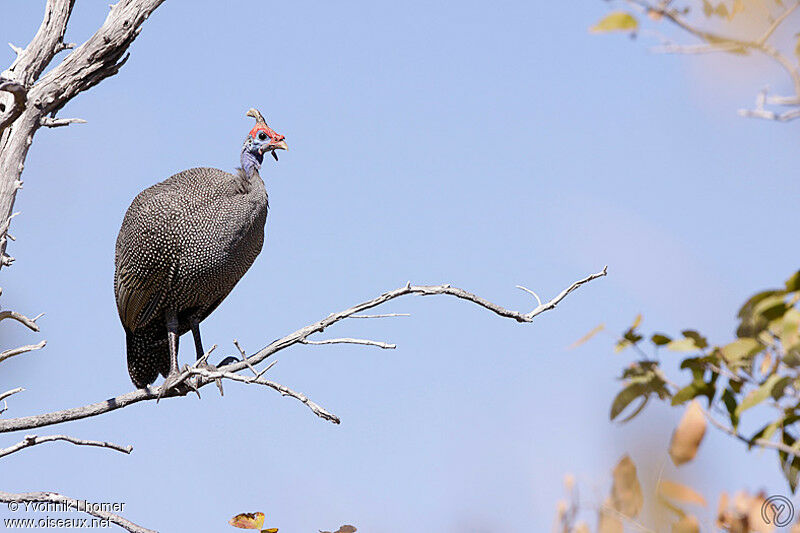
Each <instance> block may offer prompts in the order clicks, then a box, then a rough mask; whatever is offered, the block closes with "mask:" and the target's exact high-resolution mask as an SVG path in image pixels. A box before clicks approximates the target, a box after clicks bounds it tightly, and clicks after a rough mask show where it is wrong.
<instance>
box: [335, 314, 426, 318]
mask: <svg viewBox="0 0 800 533" xmlns="http://www.w3.org/2000/svg"><path fill="white" fill-rule="evenodd" d="M397 316H411V313H384V314H382V315H350V316H349V317H348V318H391V317H397Z"/></svg>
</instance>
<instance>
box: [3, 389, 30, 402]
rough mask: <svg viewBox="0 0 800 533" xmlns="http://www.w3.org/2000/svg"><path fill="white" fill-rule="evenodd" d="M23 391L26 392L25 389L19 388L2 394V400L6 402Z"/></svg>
mask: <svg viewBox="0 0 800 533" xmlns="http://www.w3.org/2000/svg"><path fill="white" fill-rule="evenodd" d="M23 391H25V389H23V388H22V387H17V388H16V389H11V390H9V391H6V392H4V393H2V394H0V400H5V399H6V398H8V397H9V396H11V395H12V394H17V393H18V392H23Z"/></svg>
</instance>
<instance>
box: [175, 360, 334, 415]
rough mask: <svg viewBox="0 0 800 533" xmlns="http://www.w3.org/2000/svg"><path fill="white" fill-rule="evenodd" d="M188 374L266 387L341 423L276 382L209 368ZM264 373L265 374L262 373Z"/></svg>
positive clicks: (190, 371) (298, 394) (317, 406)
mask: <svg viewBox="0 0 800 533" xmlns="http://www.w3.org/2000/svg"><path fill="white" fill-rule="evenodd" d="M186 372H187V373H188V374H189V375H190V376H200V377H202V378H204V379H205V380H207V381H215V380H218V379H230V380H232V381H238V382H240V383H246V384H248V385H264V386H265V387H269V388H271V389H273V390H276V391H278V392H279V393H281V395H282V396H289V397H290V398H294V399H296V400H298V401H300V402H302V403H304V404H305V405H306V406H307V407H308V408H309V409H311V411H312V412H313V413H314V414H315V415H317V416H318V417H320V418H322V419H323V420H328V421H330V422H333V423H334V424H339V423H340V422H341V421H340V420H339V417H338V416H336V415H334V414H332V413H330V412H328V411H327V410H326V409H324V408H322V407H320V406H319V405H317V404H316V403H314V402H313V401H311V400H310V399H309V398H308V397H307V396H305V395H304V394H302V393H299V392H295V391H293V390H292V389H290V388H288V387H285V386H283V385H281V384H280V383H275V382H274V381H269V380H266V379H261V378H259V377H258V376H255V377H245V376H242V375H240V374H236V373H233V372H227V371H221V370H209V369H207V368H202V367H200V368H198V367H190V368H189V369H187V370H186ZM262 373H263V372H262Z"/></svg>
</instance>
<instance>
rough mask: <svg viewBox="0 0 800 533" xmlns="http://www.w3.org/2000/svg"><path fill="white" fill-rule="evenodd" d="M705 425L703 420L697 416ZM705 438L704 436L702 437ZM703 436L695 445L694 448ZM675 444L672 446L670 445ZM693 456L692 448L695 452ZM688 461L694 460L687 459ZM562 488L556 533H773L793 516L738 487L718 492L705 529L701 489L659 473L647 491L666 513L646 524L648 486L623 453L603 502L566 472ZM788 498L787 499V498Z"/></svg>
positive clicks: (681, 428)
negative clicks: (586, 494)
mask: <svg viewBox="0 0 800 533" xmlns="http://www.w3.org/2000/svg"><path fill="white" fill-rule="evenodd" d="M695 404H697V401H696V400H694V401H692V402H691V403H690V405H689V407H688V408H687V410H686V414H685V416H684V417H683V419H682V420H681V422H680V423H679V424H678V427H677V428H676V429H675V433H674V434H673V443H672V445H674V440H675V438H676V437H675V436H676V435H678V434H680V433H681V432H685V431H686V430H687V429H689V430H691V428H689V427H688V426H691V425H692V424H694V423H696V421H693V416H692V415H691V413H692V411H693V410H694V409H696V408H693V407H692V405H695ZM699 420H700V421H701V423H702V424H703V425H704V424H705V419H704V418H702V416H701V418H700V419H699ZM700 440H702V435H701V436H700ZM700 440H697V441H696V442H695V444H694V446H695V452H696V448H697V446H699V445H700ZM672 445H671V446H672ZM691 456H692V457H694V452H693V453H692V454H691ZM689 460H690V459H689ZM564 488H565V490H566V495H567V497H566V498H565V499H564V500H561V501H560V502H559V503H558V505H557V511H556V519H555V524H554V527H553V531H554V532H555V533H591V532H592V531H596V532H597V533H623V532H624V531H625V530H626V526H627V529H628V530H629V531H641V532H647V533H655V532H657V531H667V530H669V531H672V533H700V531H701V530H708V531H711V530H717V531H725V532H728V533H749V532H758V533H771V532H772V531H774V529H775V525H776V524H777V525H779V526H781V527H783V526H789V524H790V523H791V521H792V518H793V516H794V514H793V510H790V509H788V508H787V507H786V506H785V505H782V507H779V508H776V507H775V505H774V503H773V501H771V499H770V498H767V497H766V495H765V494H763V493H758V494H755V495H751V494H748V493H747V492H744V491H739V492H737V493H735V494H734V495H733V497H732V498H731V497H729V496H728V493H727V492H723V493H721V494H720V495H719V496H718V501H719V503H718V505H717V509H716V513H714V514H713V515H712V516H711V520H713V528H712V527H711V523H710V522H711V520H705V521H704V522H703V524H708V527H706V528H702V529H701V521H700V520H699V519H698V514H699V513H698V512H697V511H700V510H702V509H704V508H707V507H708V502H707V500H706V498H705V497H704V496H703V495H702V494H700V493H699V492H698V491H696V490H695V489H693V488H692V487H690V486H688V485H684V484H682V483H678V482H676V481H671V480H668V479H662V477H661V475H660V474H659V477H658V479H657V480H656V481H655V484H654V486H653V487H652V488H648V490H647V494H648V495H649V496H652V497H654V498H655V500H656V501H657V502H658V504H659V505H660V506H661V508H663V509H665V510H666V511H667V512H668V513H667V514H666V515H663V516H661V517H659V518H657V519H656V520H655V521H656V522H658V523H657V524H648V523H645V522H644V520H643V518H642V517H641V516H640V514H641V511H642V507H643V505H644V501H645V496H644V495H645V490H643V488H642V485H641V483H640V482H639V476H638V473H637V469H636V465H635V464H634V462H633V460H632V459H631V458H630V456H628V455H624V456H623V457H622V458H621V459H620V460H619V462H618V463H617V465H616V466H615V467H614V469H613V471H612V481H611V490H610V492H609V495H608V496H607V497H606V499H605V501H604V502H603V503H602V504H600V505H598V506H596V507H595V506H592V505H587V504H586V502H585V501H584V502H582V501H581V499H580V495H579V491H578V487H577V484H576V482H575V478H574V477H573V476H572V475H567V476H565V478H564ZM787 502H788V500H787ZM593 512H596V513H597V525H596V527H595V528H594V529H592V527H591V526H590V525H589V520H587V519H586V515H587V514H589V513H593ZM789 531H790V533H800V522H796V523H794V524H793V525H791V526H790V529H789Z"/></svg>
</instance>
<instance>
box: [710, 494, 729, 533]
mask: <svg viewBox="0 0 800 533" xmlns="http://www.w3.org/2000/svg"><path fill="white" fill-rule="evenodd" d="M728 524H730V518H729V516H728V493H727V492H724V491H723V492H722V493H720V495H719V504H717V520H716V522H715V523H714V525H715V526H717V527H718V528H720V529H725V528H727V527H728Z"/></svg>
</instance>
